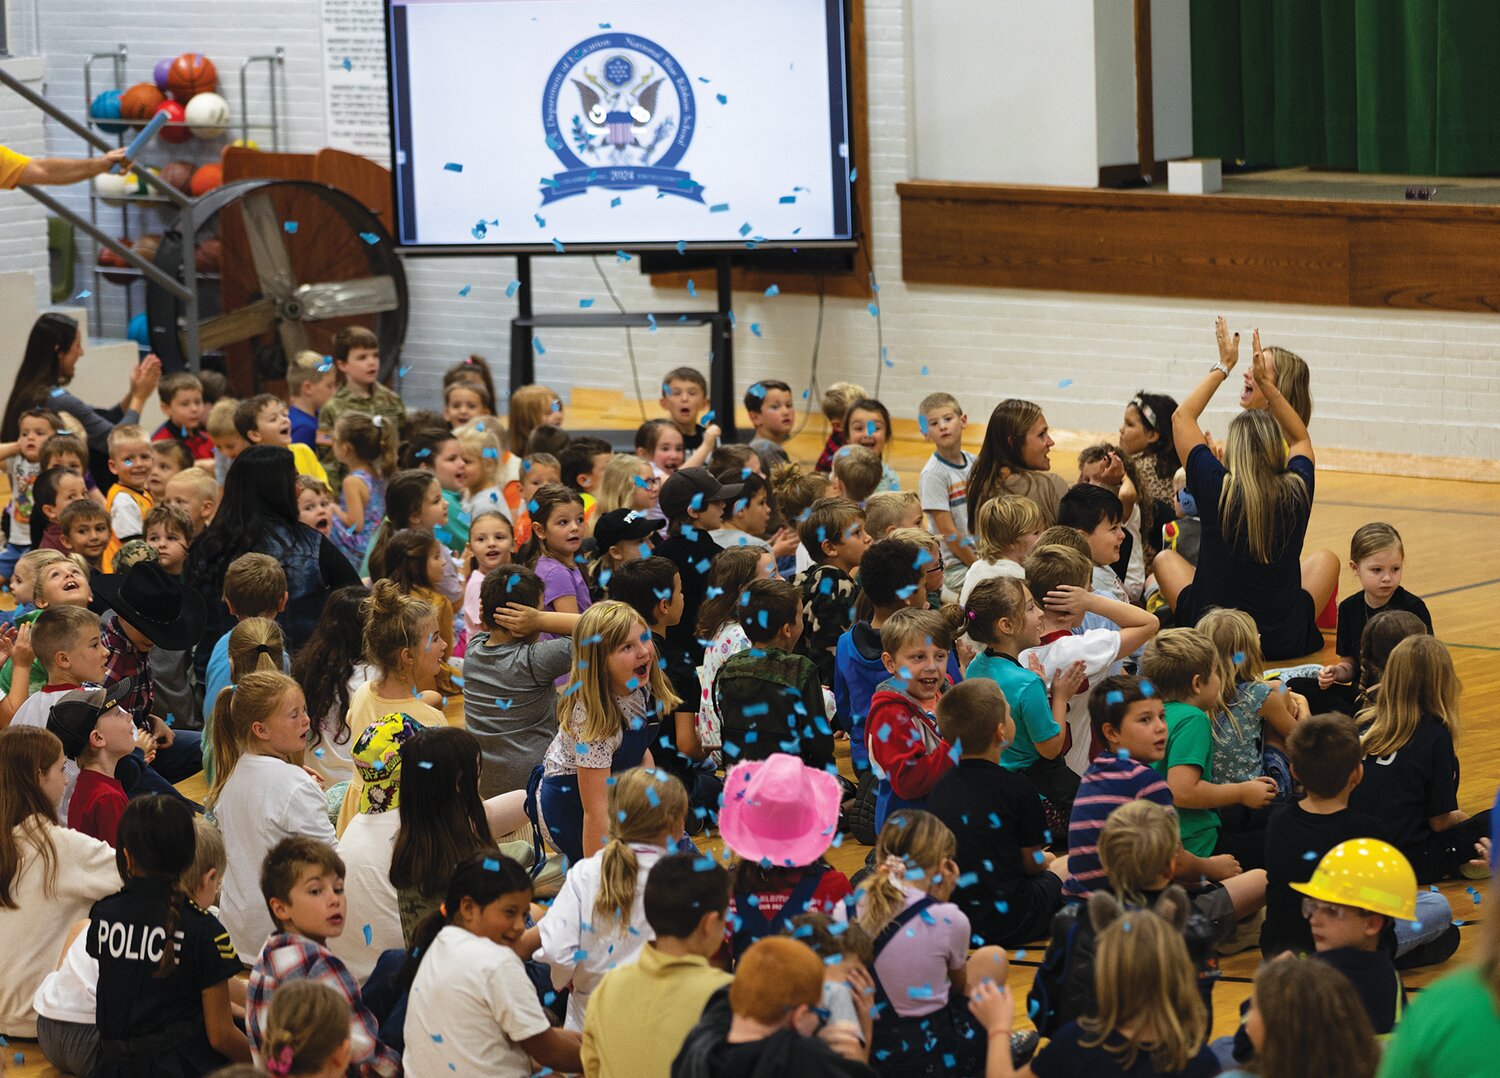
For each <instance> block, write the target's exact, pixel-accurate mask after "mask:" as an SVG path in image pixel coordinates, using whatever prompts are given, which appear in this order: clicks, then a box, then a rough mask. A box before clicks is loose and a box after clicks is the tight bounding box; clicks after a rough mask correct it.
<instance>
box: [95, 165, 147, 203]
mask: <svg viewBox="0 0 1500 1078" xmlns="http://www.w3.org/2000/svg"><path fill="white" fill-rule="evenodd" d="M138 182H139V181H138V180H137V179H136V176H135V173H133V172H127V173H124V174H119V173H114V172H101V173H100V174H99V175H97V176H95V177H94V193H95V194H96V195H98V196H99V197H100V198H102V199H104V200H105V201H107V202H111V203H113V202H117V201H118V200H120V199H122V198H129V197H130V196H131V195H133V194H135V192H136V184H137V183H138Z"/></svg>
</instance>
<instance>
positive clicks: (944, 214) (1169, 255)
mask: <svg viewBox="0 0 1500 1078" xmlns="http://www.w3.org/2000/svg"><path fill="white" fill-rule="evenodd" d="M896 191H897V193H898V194H899V195H900V197H901V252H902V254H901V257H902V266H901V269H902V277H903V279H904V280H905V281H906V282H907V283H909V284H942V285H979V286H982V287H991V288H1034V289H1044V290H1052V291H1063V292H1103V293H1122V294H1128V295H1140V296H1166V297H1170V298H1183V297H1191V298H1197V299H1219V300H1236V301H1246V300H1251V301H1257V300H1258V301H1261V302H1269V303H1313V304H1319V305H1323V306H1330V307H1400V308H1409V309H1418V310H1440V311H1463V312H1468V313H1476V312H1486V311H1500V258H1496V256H1495V252H1496V250H1497V248H1500V207H1494V206H1460V205H1452V204H1447V205H1444V204H1441V203H1432V202H1395V203H1379V202H1345V201H1333V200H1327V201H1324V200H1311V199H1303V200H1294V199H1273V198H1244V197H1236V196H1233V195H1169V194H1165V193H1158V192H1153V191H1098V190H1087V189H1078V190H1070V189H1067V188H1058V187H1019V186H1009V185H998V184H966V183H939V182H935V181H928V180H913V181H910V182H907V183H900V184H897V185H896Z"/></svg>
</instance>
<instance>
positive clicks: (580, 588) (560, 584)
mask: <svg viewBox="0 0 1500 1078" xmlns="http://www.w3.org/2000/svg"><path fill="white" fill-rule="evenodd" d="M536 575H537V576H539V577H541V578H542V583H543V584H544V585H546V589H547V590H546V591H544V592H542V609H543V610H551V609H552V604H553V603H555V602H557V600H559V599H566V598H568V597H569V596H571V597H572V598H574V599H577V600H578V612H579V613H580V614H582V613H583V612H584V611H585V610H587V609H588V608H589V607H590V606H591V605H593V604H592V603H591V601H590V600H589V586H588V584H587V583H585V582H584V579H583V573H581V572H579V570H578V568H577V567H576V566H575V567H572V568H570V567H568V566H566V565H564V564H563V563H562V562H560V561H558V560H557V559H556V558H552V557H548V556H547V555H545V554H543V555H542V556H541V557H540V558H538V559H537V561H536Z"/></svg>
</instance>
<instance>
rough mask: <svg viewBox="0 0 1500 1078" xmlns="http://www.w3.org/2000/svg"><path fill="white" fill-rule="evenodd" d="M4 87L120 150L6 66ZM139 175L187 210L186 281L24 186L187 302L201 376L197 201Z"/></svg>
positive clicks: (1, 72)
mask: <svg viewBox="0 0 1500 1078" xmlns="http://www.w3.org/2000/svg"><path fill="white" fill-rule="evenodd" d="M0 85H4V86H8V87H9V88H10V89H11V90H14V91H15V93H16V94H17V95H18V96H19V97H20V98H21V99H22V100H24V101H26V102H28V103H30V104H31V105H34V106H35V107H36V108H38V109H40V110H41V111H42V112H43V113H45V114H46V115H48V116H50V117H52V118H53V119H54V120H56V121H57V122H58V123H60V124H62V125H63V126H64V127H66V128H67V129H68V130H69V131H71V132H73V133H74V134H75V135H77V136H78V137H79V138H81V139H83V140H84V141H85V142H86V143H88V144H89V145H90V146H92V147H94V149H96V150H103V151H104V152H105V153H108V152H109V151H110V150H112V149H113V148H114V147H112V146H110V144H109V143H108V142H106V141H105V140H104V139H102V138H100V137H99V136H98V135H96V134H94V132H92V131H90V130H89V129H88V128H87V127H86V126H85V125H83V124H81V123H79V122H78V121H77V120H75V119H73V117H71V116H69V115H68V114H67V113H66V112H64V111H63V110H62V109H60V108H58V107H57V106H56V105H54V104H52V102H50V101H48V100H47V99H46V98H45V97H43V96H41V95H40V94H38V93H37V92H36V91H35V90H33V89H32V88H31V87H29V86H27V85H26V84H25V83H23V82H21V80H19V79H17V78H16V77H15V76H14V75H12V74H11V73H10V72H9V71H6V70H5V69H4V68H3V67H0ZM137 175H139V176H141V177H142V178H143V179H145V181H146V183H147V184H149V185H150V186H152V187H155V188H156V189H157V190H159V191H161V192H162V194H164V195H166V196H167V198H168V199H170V200H171V201H172V202H173V203H174V204H175V205H176V206H177V207H178V208H179V209H180V210H181V211H182V217H181V218H180V220H179V230H180V231H181V233H182V237H183V242H182V277H183V279H182V280H181V281H179V280H177V279H176V278H174V277H173V276H172V275H171V274H169V273H167V272H166V271H165V270H162V269H160V268H158V267H157V266H156V264H155V263H153V262H148V261H147V260H146V259H144V258H142V257H141V256H140V254H139V253H137V252H136V251H133V250H131V249H130V248H129V247H126V246H125V245H124V244H123V243H120V242H119V241H118V240H116V239H115V238H114V237H113V236H110V235H108V234H106V233H105V232H104V231H102V230H101V229H100V228H99V227H98V226H97V225H95V224H94V223H93V222H92V221H88V220H85V219H84V218H83V217H82V216H81V215H80V214H77V213H75V212H74V211H72V210H70V209H68V208H67V207H66V206H64V205H63V204H62V203H60V202H58V201H57V199H55V198H53V197H52V196H51V195H49V194H47V193H45V192H43V191H40V190H38V189H37V188H35V187H31V186H22V187H21V188H20V190H22V191H25V192H26V194H28V195H30V196H31V197H32V198H34V199H36V201H38V202H40V203H41V204H42V205H43V206H45V207H47V209H49V210H51V211H52V212H53V213H55V214H57V215H58V216H59V217H61V218H62V219H63V220H65V221H68V222H70V223H71V224H72V225H73V226H74V227H75V228H79V229H82V230H83V231H84V232H85V233H87V234H88V235H89V236H90V237H92V238H93V239H94V240H95V241H96V242H98V243H101V244H103V245H104V246H105V247H107V248H109V249H110V250H111V251H113V252H115V254H117V255H119V256H120V257H121V258H123V259H124V260H125V261H126V263H128V264H129V265H131V266H134V267H135V268H136V269H138V270H140V271H141V273H142V274H143V275H144V276H145V278H146V279H147V280H148V281H150V282H151V283H152V284H155V285H157V286H158V287H160V288H164V289H166V290H167V291H168V292H170V293H171V294H172V295H173V296H174V297H175V298H176V299H178V300H180V301H181V302H182V304H183V306H184V310H183V322H184V325H183V330H182V332H183V335H184V336H185V338H186V341H185V344H186V349H185V350H186V352H187V363H188V370H190V371H192V372H193V373H195V374H196V373H197V371H198V368H199V364H200V362H201V357H200V356H199V354H198V267H197V252H196V251H195V249H194V241H195V240H196V238H197V234H198V233H197V228H196V222H195V220H194V214H193V204H194V202H195V200H194V199H193V198H191V197H189V196H188V195H186V194H184V193H183V192H182V191H180V190H179V189H178V188H177V187H175V186H174V185H172V184H170V183H167V181H165V180H163V179H162V178H161V177H160V176H157V175H155V174H154V173H152V172H151V171H150V170H148V169H142V170H141V171H140V172H139V173H137Z"/></svg>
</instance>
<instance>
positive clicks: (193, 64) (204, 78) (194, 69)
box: [167, 52, 219, 101]
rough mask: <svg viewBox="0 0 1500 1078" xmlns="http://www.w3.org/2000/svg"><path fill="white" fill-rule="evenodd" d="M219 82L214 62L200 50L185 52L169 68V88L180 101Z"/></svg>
mask: <svg viewBox="0 0 1500 1078" xmlns="http://www.w3.org/2000/svg"><path fill="white" fill-rule="evenodd" d="M218 84H219V73H218V71H216V70H215V69H214V62H213V61H212V60H210V59H209V58H208V57H207V56H204V55H203V54H202V53H199V52H185V53H183V54H182V55H181V56H179V57H177V59H175V60H173V61H172V66H171V67H169V68H168V69H167V89H169V90H171V91H172V96H173V97H175V98H176V99H177V100H178V101H186V100H187V99H188V98H190V97H192V96H193V95H194V94H201V93H204V92H206V91H208V90H212V89H213V88H214V87H215V86H217V85H218Z"/></svg>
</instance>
